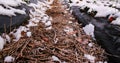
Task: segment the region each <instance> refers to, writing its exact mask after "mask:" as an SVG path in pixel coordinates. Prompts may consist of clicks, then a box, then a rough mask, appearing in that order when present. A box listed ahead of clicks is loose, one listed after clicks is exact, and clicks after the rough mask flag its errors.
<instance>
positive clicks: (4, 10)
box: [0, 0, 26, 16]
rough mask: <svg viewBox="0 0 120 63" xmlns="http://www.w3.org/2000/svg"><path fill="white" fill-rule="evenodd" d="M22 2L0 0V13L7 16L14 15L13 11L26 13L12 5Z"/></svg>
mask: <svg viewBox="0 0 120 63" xmlns="http://www.w3.org/2000/svg"><path fill="white" fill-rule="evenodd" d="M22 3H25V2H23V1H22V0H0V4H2V5H4V7H3V6H2V5H0V15H7V16H16V14H15V13H18V14H26V12H25V10H21V9H15V8H13V7H17V6H20V5H21V4H22Z"/></svg>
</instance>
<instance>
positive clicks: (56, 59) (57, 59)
mask: <svg viewBox="0 0 120 63" xmlns="http://www.w3.org/2000/svg"><path fill="white" fill-rule="evenodd" d="M52 59H53V61H59V62H61V61H60V59H59V58H58V57H56V56H52Z"/></svg>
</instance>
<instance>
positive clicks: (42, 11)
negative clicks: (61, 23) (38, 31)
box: [27, 0, 52, 30]
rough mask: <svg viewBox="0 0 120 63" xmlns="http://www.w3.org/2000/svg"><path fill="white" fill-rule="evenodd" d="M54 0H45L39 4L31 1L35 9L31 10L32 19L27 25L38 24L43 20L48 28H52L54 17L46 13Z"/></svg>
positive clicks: (31, 5)
mask: <svg viewBox="0 0 120 63" xmlns="http://www.w3.org/2000/svg"><path fill="white" fill-rule="evenodd" d="M51 2H52V0H50V2H48V1H44V2H39V1H38V3H37V4H34V3H30V4H29V6H30V7H33V9H34V11H33V10H30V18H31V19H30V20H29V22H30V23H29V24H28V25H27V26H28V27H31V26H37V23H39V22H42V23H44V24H45V26H46V27H47V28H46V29H47V30H48V29H52V24H51V21H52V18H51V17H50V16H48V15H47V14H46V10H47V9H50V8H51V7H50V5H49V4H51Z"/></svg>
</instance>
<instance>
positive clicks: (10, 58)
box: [4, 56, 15, 62]
mask: <svg viewBox="0 0 120 63" xmlns="http://www.w3.org/2000/svg"><path fill="white" fill-rule="evenodd" d="M14 60H15V58H14V57H12V56H6V57H5V59H4V62H14Z"/></svg>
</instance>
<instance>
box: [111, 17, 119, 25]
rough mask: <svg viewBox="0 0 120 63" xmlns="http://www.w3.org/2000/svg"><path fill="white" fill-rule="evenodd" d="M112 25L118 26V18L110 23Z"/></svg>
mask: <svg viewBox="0 0 120 63" xmlns="http://www.w3.org/2000/svg"><path fill="white" fill-rule="evenodd" d="M112 24H117V25H120V18H117V19H116V20H114V21H112Z"/></svg>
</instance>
